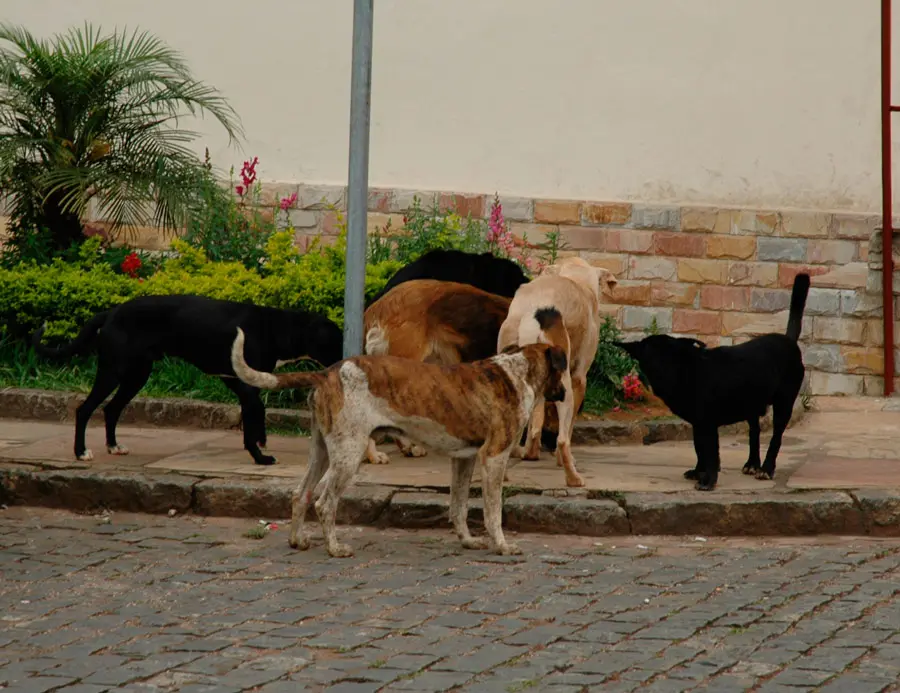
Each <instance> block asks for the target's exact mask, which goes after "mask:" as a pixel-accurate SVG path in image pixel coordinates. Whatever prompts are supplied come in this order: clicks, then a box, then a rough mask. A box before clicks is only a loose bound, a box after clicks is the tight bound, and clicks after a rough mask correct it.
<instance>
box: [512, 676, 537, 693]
mask: <svg viewBox="0 0 900 693" xmlns="http://www.w3.org/2000/svg"><path fill="white" fill-rule="evenodd" d="M537 685H538V680H537V679H529V680H527V681H516V682H515V683H511V684H509V685H508V686H507V687H506V690H507V691H508V693H519V691H524V690H527V689H529V688H533V687H534V686H537Z"/></svg>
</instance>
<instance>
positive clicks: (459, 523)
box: [450, 453, 487, 549]
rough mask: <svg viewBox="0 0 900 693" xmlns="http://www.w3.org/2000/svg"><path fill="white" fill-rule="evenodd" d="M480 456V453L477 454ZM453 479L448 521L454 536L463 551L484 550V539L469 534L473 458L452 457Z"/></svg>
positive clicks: (485, 543)
mask: <svg viewBox="0 0 900 693" xmlns="http://www.w3.org/2000/svg"><path fill="white" fill-rule="evenodd" d="M479 456H480V453H479ZM450 463H451V464H452V466H453V478H452V479H451V481H450V521H451V522H452V523H453V529H454V531H455V532H456V536H457V537H459V540H460V542H462V545H463V548H465V549H486V548H487V542H486V541H485V540H484V539H476V538H475V537H473V536H472V535H471V533H470V532H469V521H468V520H469V487H470V485H471V483H472V471H473V470H474V469H475V457H472V456H470V457H452V458H451V459H450Z"/></svg>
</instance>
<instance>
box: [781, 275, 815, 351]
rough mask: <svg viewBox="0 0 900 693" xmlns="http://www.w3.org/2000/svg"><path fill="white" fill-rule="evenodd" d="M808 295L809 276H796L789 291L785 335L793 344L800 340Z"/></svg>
mask: <svg viewBox="0 0 900 693" xmlns="http://www.w3.org/2000/svg"><path fill="white" fill-rule="evenodd" d="M808 294H809V275H808V274H798V275H797V276H796V277H795V278H794V289H793V291H791V312H790V313H789V314H788V324H787V332H786V333H785V334H787V336H788V337H790V338H791V339H793V340H794V341H795V342H796V341H797V340H798V339H800V330H801V328H802V327H803V309H804V308H805V307H806V296H807V295H808Z"/></svg>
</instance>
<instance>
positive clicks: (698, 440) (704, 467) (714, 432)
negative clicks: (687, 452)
mask: <svg viewBox="0 0 900 693" xmlns="http://www.w3.org/2000/svg"><path fill="white" fill-rule="evenodd" d="M694 448H695V449H696V450H697V451H698V466H699V468H700V471H699V473H698V478H697V485H696V486H695V488H696V489H697V490H698V491H712V490H713V489H714V488H715V487H716V484H717V483H718V481H719V466H720V464H719V429H718V427H717V426H715V425H705V426H699V427H698V426H695V427H694Z"/></svg>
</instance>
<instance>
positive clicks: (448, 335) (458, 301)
mask: <svg viewBox="0 0 900 693" xmlns="http://www.w3.org/2000/svg"><path fill="white" fill-rule="evenodd" d="M509 301H510V299H508V298H506V297H505V296H497V295H495V294H491V293H488V292H487V291H482V290H481V289H478V288H476V287H474V286H471V285H469V284H457V283H456V282H448V281H438V280H435V279H415V280H411V281H408V282H404V283H402V284H399V285H398V286H396V287H395V288H393V289H391V290H390V291H389V292H388V293H387V294H385V295H384V296H382V297H381V298H379V299H378V300H377V301H375V303H373V304H372V305H371V306H369V307H368V308H367V309H366V315H365V331H366V346H365V351H366V354H368V355H371V356H399V357H401V358H406V359H412V360H413V361H423V362H425V363H436V364H439V365H444V366H450V365H453V364H457V363H465V362H469V361H478V360H480V359H486V358H489V357H490V356H493V355H494V354H496V353H497V334H498V333H499V331H500V325H502V324H503V320H504V318H506V313H507V311H508V310H509ZM395 440H396V442H397V446H398V447H399V448H400V450H401V452H402V453H403V454H404V455H406V456H407V457H422V456H423V455H426V454H427V451H426V450H425V449H424V448H422V447H421V446H419V445H416V444H415V443H412V442H411V441H410V440H409V439H408V438H404V437H402V436H398V437H396V438H395ZM366 459H368V461H369V462H370V463H372V464H388V462H390V458H388V456H387V454H385V453H383V452H379V451H378V449H377V448H376V447H375V441H374V440H370V441H369V447H368V448H367V449H366Z"/></svg>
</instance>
